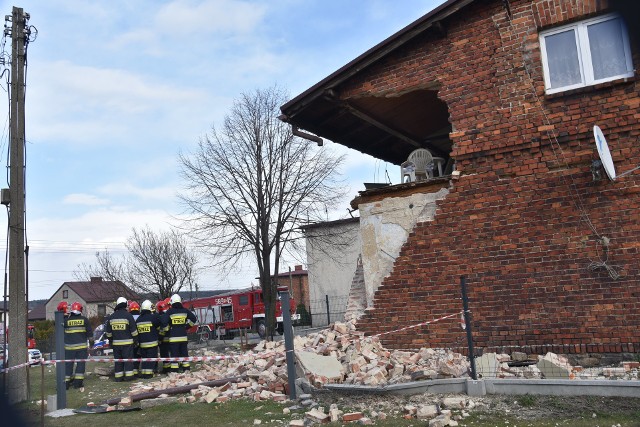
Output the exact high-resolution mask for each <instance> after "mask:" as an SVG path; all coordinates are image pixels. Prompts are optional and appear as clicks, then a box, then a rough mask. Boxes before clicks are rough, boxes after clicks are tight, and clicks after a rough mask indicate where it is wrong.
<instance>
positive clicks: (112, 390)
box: [0, 363, 640, 427]
mask: <svg viewBox="0 0 640 427" xmlns="http://www.w3.org/2000/svg"><path fill="white" fill-rule="evenodd" d="M95 365H96V364H95V363H89V364H87V372H92V371H93V368H94V366H95ZM41 372H42V371H41V368H40V367H39V366H38V367H33V368H31V369H30V370H29V373H30V375H29V379H30V392H31V396H30V401H29V402H26V403H24V404H22V405H20V409H21V410H22V411H23V412H24V414H25V419H26V420H27V422H28V425H29V426H30V427H31V426H39V425H40V406H39V405H36V404H35V403H34V402H35V401H37V400H39V399H40V396H41ZM129 387H130V383H115V382H113V380H100V379H99V378H98V377H96V376H94V375H89V376H88V377H87V379H86V380H85V392H84V393H81V392H79V391H78V390H73V389H71V390H69V391H68V392H67V407H68V408H78V407H81V406H84V405H86V404H87V403H88V402H90V401H93V402H94V403H96V404H101V403H103V402H104V401H106V400H107V399H109V398H113V397H120V396H125V395H126V394H127V392H128V391H129ZM54 393H55V368H54V367H45V375H44V394H45V398H47V396H48V395H50V394H54ZM332 396H333V395H325V397H324V398H323V399H322V400H321V401H322V402H323V403H321V405H323V406H324V407H325V411H327V412H328V407H329V404H330V403H333V402H335V403H338V404H339V407H340V409H341V410H342V411H344V412H350V411H354V410H357V409H353V408H350V407H348V406H347V405H348V403H346V402H345V405H344V406H343V404H341V403H339V399H337V398H336V397H335V396H333V397H332ZM378 398H380V397H378ZM383 399H384V398H383ZM614 401H615V402H617V401H621V402H625V405H626V406H625V405H622V406H620V405H618V406H615V405H613V404H612V402H614ZM358 402H360V401H359V400H358ZM401 402H402V401H401ZM494 402H496V401H494ZM499 402H502V403H504V404H507V405H500V406H501V407H502V408H510V410H509V412H507V411H504V410H502V411H500V410H499V409H497V406H491V407H489V408H487V409H486V410H485V412H481V411H480V410H479V409H478V408H476V409H473V410H471V411H470V413H471V416H470V417H468V418H465V419H463V420H461V421H460V422H459V426H460V427H463V426H466V427H497V426H499V427H561V426H571V427H596V426H598V427H609V426H613V425H617V424H620V425H621V426H622V427H637V426H640V399H630V398H620V399H616V400H611V398H601V397H582V398H575V399H574V398H559V397H553V396H530V395H525V396H509V397H505V396H503V397H501V398H500V400H499ZM407 403H408V401H407ZM138 405H139V404H138V403H134V406H138ZM292 405H293V403H292V402H285V403H276V402H272V401H263V402H254V401H251V400H247V399H239V400H231V401H229V402H226V403H223V404H218V403H212V404H206V403H199V402H196V403H193V404H187V403H174V404H167V405H162V406H157V407H154V408H149V409H145V410H139V411H131V412H110V413H104V414H77V415H73V416H69V417H62V418H51V417H48V416H45V417H44V422H45V426H51V427H76V426H77V427H101V426H105V427H114V426H117V427H119V426H133V425H140V426H145V427H154V426H158V427H160V426H171V427H176V426H178V427H182V426H184V427H187V426H191V425H200V426H231V427H233V426H237V427H248V426H251V425H253V424H254V420H256V419H258V420H261V421H262V425H272V426H283V425H284V426H287V425H288V424H289V421H290V420H292V419H301V418H303V417H304V412H305V410H303V409H300V410H297V411H293V412H292V413H291V414H287V415H285V414H283V409H284V408H287V407H290V406H292ZM400 405H402V403H400V404H399V406H398V408H397V409H400ZM375 407H376V406H375V405H374V404H371V405H368V408H370V410H374V409H375ZM367 411H368V410H365V414H366V415H368V412H367ZM524 412H534V413H535V414H536V415H537V417H536V418H535V419H523V415H524ZM594 413H595V414H596V418H593V417H592V414H594ZM388 416H389V418H388V419H386V420H375V425H376V426H381V427H395V426H397V427H408V426H416V427H417V426H422V425H427V424H428V423H427V421H426V420H417V419H408V420H407V419H404V418H402V417H401V415H396V416H392V414H390V413H388ZM0 424H2V423H1V422H0ZM325 425H327V426H331V427H336V426H342V425H357V424H356V423H353V424H348V423H330V424H325Z"/></svg>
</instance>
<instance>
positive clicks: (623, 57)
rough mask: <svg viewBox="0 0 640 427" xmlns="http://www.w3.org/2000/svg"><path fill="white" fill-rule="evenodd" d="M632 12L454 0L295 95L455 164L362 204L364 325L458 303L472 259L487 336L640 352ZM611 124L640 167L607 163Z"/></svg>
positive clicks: (377, 144)
mask: <svg viewBox="0 0 640 427" xmlns="http://www.w3.org/2000/svg"><path fill="white" fill-rule="evenodd" d="M615 12H616V11H615V10H613V9H612V8H611V3H608V2H607V1H596V0H509V1H502V0H493V1H473V0H449V1H447V2H445V3H444V4H443V5H441V6H439V7H438V8H436V9H434V10H433V11H431V12H430V13H428V14H427V15H425V16H423V17H422V18H420V19H418V20H417V21H415V22H414V23H412V24H410V25H409V26H407V27H406V28H404V29H402V30H400V31H399V32H398V33H396V34H394V35H392V36H391V37H389V38H388V39H386V40H384V41H383V42H381V43H380V44H378V45H376V46H375V47H373V48H372V49H370V50H368V51H367V52H365V53H364V54H362V55H361V56H359V57H358V58H356V59H354V60H353V61H351V62H350V63H349V64H347V65H345V66H344V67H342V68H340V69H339V70H337V71H336V72H334V73H333V74H331V75H330V76H328V77H327V78H325V79H324V80H322V81H321V82H319V83H317V84H315V85H314V86H312V87H311V88H309V89H308V90H306V91H305V92H303V93H302V94H300V95H298V96H297V97H296V98H294V99H292V100H291V101H290V102H288V103H287V104H285V105H283V106H282V108H281V109H282V112H283V116H282V119H283V120H285V121H288V122H289V123H291V125H292V126H293V127H294V128H296V129H301V130H303V131H306V132H312V133H314V134H316V135H318V136H320V137H324V138H328V139H331V140H333V141H335V142H337V143H340V144H343V145H346V146H348V147H350V148H353V149H356V150H359V151H362V152H364V153H368V154H371V155H372V156H374V157H376V158H379V159H382V160H386V161H388V162H391V163H394V164H397V165H400V164H401V163H402V162H403V161H405V160H406V159H407V157H408V156H409V155H410V153H411V152H412V151H413V150H415V149H416V148H426V149H428V150H429V151H431V153H432V154H433V155H434V156H436V157H439V158H440V159H439V161H440V162H441V164H442V165H444V168H443V171H442V174H441V175H440V176H437V175H436V176H435V177H433V178H430V179H427V180H425V181H418V182H408V183H401V184H396V185H391V186H388V187H384V188H380V189H372V190H366V191H362V192H360V194H359V196H358V197H357V198H356V199H355V200H353V201H352V203H351V204H352V207H353V208H358V209H359V211H360V227H361V236H362V264H363V269H364V278H365V280H364V282H365V283H364V286H365V288H366V305H367V306H368V310H366V312H365V314H363V317H361V318H360V321H359V327H360V328H361V329H362V330H364V331H366V332H367V333H369V334H371V333H378V332H385V331H396V330H398V329H399V328H402V327H405V326H409V325H414V324H417V323H420V322H425V321H435V320H437V319H441V318H442V317H444V316H448V315H455V314H456V313H458V312H459V311H460V310H461V302H460V285H459V284H460V278H461V276H465V277H466V280H467V283H468V294H469V299H470V310H471V312H472V316H473V337H474V341H475V344H476V346H477V347H479V348H480V349H490V348H492V349H495V348H498V349H502V350H505V351H509V350H510V349H514V348H522V349H524V350H525V351H527V352H544V351H548V350H550V351H555V352H558V353H609V352H635V353H638V352H640V281H639V279H640V269H639V267H640V265H639V264H640V263H639V256H638V255H639V254H638V252H639V248H640V215H639V214H638V211H639V208H640V197H639V194H640V185H639V182H638V180H639V177H640V172H631V171H632V170H633V168H635V167H636V166H637V165H638V164H639V163H640V162H639V160H638V159H640V140H639V139H640V111H639V107H640V96H639V93H640V85H639V83H638V75H637V73H636V71H635V70H636V69H637V68H638V66H639V65H640V47H639V43H640V40H635V39H630V38H629V37H628V33H627V29H626V27H625V25H623V18H622V17H621V16H620V15H617V14H615ZM594 125H598V126H599V127H600V128H601V129H602V131H603V133H604V135H605V136H606V138H607V140H608V146H609V149H610V152H611V157H612V159H613V163H614V165H615V168H616V169H617V171H618V175H622V173H624V172H626V171H629V172H630V173H629V174H626V175H625V176H620V177H618V178H617V179H615V180H610V179H608V178H607V175H606V174H605V172H604V171H603V169H602V167H601V166H600V165H599V164H598V163H597V162H594V161H596V160H598V159H599V156H598V152H597V150H596V144H595V140H594ZM319 149H321V148H319ZM390 236H394V238H389V237H390ZM381 339H382V341H383V343H384V344H385V345H386V346H388V347H391V348H418V347H422V346H432V347H456V346H461V345H463V344H464V343H465V332H464V331H463V330H462V329H461V327H460V316H459V315H455V316H453V317H451V318H446V319H442V320H438V321H435V322H433V323H430V324H428V325H425V326H421V327H417V328H412V329H409V330H405V331H399V332H393V333H389V334H387V335H383V336H382V337H381Z"/></svg>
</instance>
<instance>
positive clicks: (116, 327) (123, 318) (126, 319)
mask: <svg viewBox="0 0 640 427" xmlns="http://www.w3.org/2000/svg"><path fill="white" fill-rule="evenodd" d="M105 324H106V326H105V333H106V334H107V338H109V340H110V341H111V345H112V346H114V345H133V343H134V338H137V336H138V329H137V328H136V321H135V320H133V316H131V313H129V312H128V311H127V309H126V308H119V309H117V310H116V311H114V312H113V314H111V316H110V317H109V319H108V320H107V321H106V322H105Z"/></svg>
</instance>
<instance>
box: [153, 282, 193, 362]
mask: <svg viewBox="0 0 640 427" xmlns="http://www.w3.org/2000/svg"><path fill="white" fill-rule="evenodd" d="M170 301H171V308H169V309H168V310H167V311H166V312H165V313H164V314H163V315H162V318H161V322H162V328H163V329H164V331H165V334H166V336H167V338H168V340H169V351H170V352H171V357H189V350H188V349H187V329H188V328H190V327H191V326H193V325H194V324H195V323H196V322H197V321H198V319H197V318H196V315H195V314H193V312H192V311H190V310H187V309H186V308H184V307H183V306H182V298H180V295H178V294H174V295H173V296H171V300H170ZM180 368H182V369H183V370H185V371H188V370H190V369H191V364H190V363H189V362H187V361H184V362H178V361H172V362H171V372H178V371H179V370H180Z"/></svg>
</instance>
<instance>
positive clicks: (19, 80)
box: [5, 6, 29, 403]
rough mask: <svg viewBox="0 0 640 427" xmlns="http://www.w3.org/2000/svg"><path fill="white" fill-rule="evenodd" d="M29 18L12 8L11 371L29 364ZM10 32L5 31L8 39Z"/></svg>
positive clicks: (17, 390)
mask: <svg viewBox="0 0 640 427" xmlns="http://www.w3.org/2000/svg"><path fill="white" fill-rule="evenodd" d="M28 20H29V14H26V13H24V11H23V10H22V9H21V8H18V7H15V6H14V7H13V12H12V15H11V34H10V35H11V39H12V45H11V46H12V47H11V107H10V138H11V142H10V165H9V170H10V173H9V180H10V182H9V195H10V200H9V349H10V351H9V363H8V365H9V367H11V366H15V365H19V364H22V363H25V362H26V361H27V301H26V297H25V295H26V280H25V221H24V210H25V190H24V181H25V176H24V174H25V164H24V148H25V146H24V142H25V141H24V135H25V126H24V116H25V115H24V90H25V84H24V75H25V73H24V69H25V56H26V44H27V43H28V38H29V34H28V29H26V23H27V21H28ZM6 32H7V30H6V29H5V35H6ZM7 379H8V384H7V392H8V398H9V402H11V403H15V402H21V401H23V400H26V399H27V372H26V369H25V368H20V369H14V370H12V371H9V374H8V378H7Z"/></svg>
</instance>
